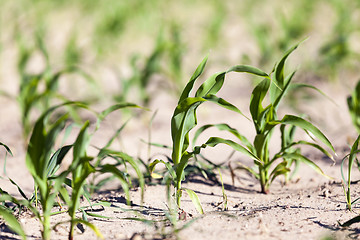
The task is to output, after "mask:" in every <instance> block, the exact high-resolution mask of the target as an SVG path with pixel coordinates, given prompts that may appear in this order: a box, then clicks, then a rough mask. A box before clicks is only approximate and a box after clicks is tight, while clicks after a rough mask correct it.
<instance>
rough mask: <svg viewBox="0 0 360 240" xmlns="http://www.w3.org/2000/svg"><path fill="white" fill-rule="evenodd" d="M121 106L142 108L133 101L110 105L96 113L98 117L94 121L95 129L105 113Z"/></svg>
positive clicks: (121, 107) (107, 113)
mask: <svg viewBox="0 0 360 240" xmlns="http://www.w3.org/2000/svg"><path fill="white" fill-rule="evenodd" d="M123 108H142V107H140V106H138V105H136V104H134V103H127V102H125V103H119V104H115V105H113V106H111V107H108V108H107V109H105V110H104V111H102V112H101V113H100V114H99V115H98V118H97V121H96V129H98V128H99V126H100V123H101V122H102V121H103V120H104V119H105V117H106V116H107V115H109V114H110V113H112V112H114V111H116V110H119V109H123Z"/></svg>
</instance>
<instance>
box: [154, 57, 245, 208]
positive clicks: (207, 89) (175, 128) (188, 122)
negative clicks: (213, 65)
mask: <svg viewBox="0 0 360 240" xmlns="http://www.w3.org/2000/svg"><path fill="white" fill-rule="evenodd" d="M206 62H207V57H206V58H205V59H204V60H203V61H202V62H201V63H200V65H199V66H198V67H197V69H196V71H195V72H194V74H193V75H192V77H191V78H190V80H189V82H188V83H187V85H186V86H185V88H184V90H183V92H182V94H181V96H180V99H179V101H178V105H177V107H176V108H175V111H174V114H173V116H172V118H171V136H172V142H173V146H172V155H171V163H169V162H168V163H165V162H164V161H162V160H155V161H154V162H153V163H152V164H151V166H150V168H151V169H152V170H153V169H154V167H155V165H156V164H157V163H159V162H162V163H164V164H165V165H166V167H167V169H168V170H169V172H170V175H171V178H172V181H173V182H174V188H175V199H176V203H177V206H178V207H180V203H181V196H182V192H183V191H184V190H185V191H186V192H187V193H188V195H189V196H190V198H191V200H192V201H193V203H194V205H195V206H196V208H197V210H198V211H199V212H200V213H203V210H202V207H201V204H200V201H199V199H198V197H197V195H196V194H195V192H194V191H192V190H190V189H186V188H182V187H181V183H182V182H183V181H184V178H185V174H184V173H185V168H186V166H187V165H188V163H189V159H190V158H191V157H193V156H194V153H196V152H199V151H200V148H196V149H195V150H194V151H193V152H192V151H190V152H189V151H188V147H189V132H190V131H191V130H192V129H193V128H194V127H195V126H196V125H197V118H196V110H197V108H198V107H199V106H200V105H201V104H202V103H204V102H213V103H216V104H218V105H220V106H222V107H224V108H226V109H229V110H232V111H235V112H239V113H241V112H240V111H239V110H238V109H237V108H236V107H235V106H234V105H232V104H230V103H229V102H227V101H225V100H224V99H222V98H218V97H216V96H215V95H214V94H216V93H217V92H218V91H219V90H220V89H221V87H222V85H223V83H224V77H225V72H221V73H217V74H214V75H213V76H211V77H210V78H208V79H207V80H206V81H205V82H204V83H203V84H202V85H201V86H200V87H199V88H198V89H197V90H196V93H195V96H194V97H191V96H190V95H191V91H192V90H193V88H194V84H195V81H196V80H197V79H198V78H199V76H200V75H201V74H202V72H203V71H204V68H205V65H206Z"/></svg>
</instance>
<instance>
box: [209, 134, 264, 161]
mask: <svg viewBox="0 0 360 240" xmlns="http://www.w3.org/2000/svg"><path fill="white" fill-rule="evenodd" d="M218 144H226V145H228V146H230V147H232V148H233V149H234V150H236V151H238V152H241V153H243V154H245V155H247V156H248V157H250V158H251V159H253V160H254V161H257V162H259V161H260V160H259V159H258V157H257V156H256V155H255V154H254V153H252V152H251V151H250V150H248V149H246V148H245V147H243V146H241V145H240V144H238V143H236V142H234V141H232V140H229V139H223V138H219V137H211V138H209V140H207V141H206V143H205V146H210V147H215V146H216V145H218Z"/></svg>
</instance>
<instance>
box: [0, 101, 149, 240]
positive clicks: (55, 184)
mask: <svg viewBox="0 0 360 240" xmlns="http://www.w3.org/2000/svg"><path fill="white" fill-rule="evenodd" d="M66 105H74V106H76V107H80V108H85V109H88V107H87V106H86V105H84V104H82V103H78V102H67V103H63V104H60V105H56V106H54V107H51V108H49V109H48V110H47V111H46V112H44V113H43V114H42V115H41V116H40V118H39V119H38V120H37V121H36V123H35V126H34V129H33V131H32V134H31V137H30V140H29V144H28V149H27V155H26V165H27V167H28V169H29V171H30V173H31V175H32V177H33V179H34V194H33V195H32V196H31V197H30V198H27V197H26V195H25V194H24V193H23V192H22V190H21V188H20V187H19V186H18V185H16V184H15V183H13V184H15V185H16V186H17V187H18V190H19V191H20V193H21V195H22V196H23V198H24V199H22V200H18V199H16V198H14V197H12V196H11V195H9V194H7V193H5V192H3V193H2V194H1V196H0V197H1V198H0V202H5V201H10V202H12V203H14V204H16V205H17V206H24V207H26V208H28V209H29V210H30V211H31V212H32V213H33V214H34V215H35V217H36V218H37V219H38V220H39V221H40V223H41V225H42V231H41V232H42V238H43V239H50V237H51V236H50V234H51V225H50V218H51V216H52V215H54V214H56V213H61V212H63V211H60V212H54V206H56V205H58V206H60V208H62V206H61V203H60V199H61V200H62V201H64V202H65V204H66V206H67V208H68V210H67V211H66V212H67V213H68V214H69V216H70V220H69V221H66V222H62V223H57V224H56V225H58V224H63V223H67V222H70V231H69V239H73V235H74V227H75V226H76V225H77V224H83V225H86V226H88V227H90V228H91V229H92V230H93V231H94V232H95V233H96V235H97V236H98V237H100V238H103V237H102V235H101V233H100V231H99V230H98V229H97V228H96V227H95V225H93V224H92V223H90V222H88V221H87V218H86V214H83V218H82V219H80V218H77V217H76V213H77V212H78V211H79V209H80V199H81V197H82V196H84V197H85V198H86V199H87V200H88V201H89V202H90V195H89V192H88V190H87V187H86V180H87V179H88V177H89V176H90V175H91V174H95V173H101V174H111V175H112V176H114V178H117V179H118V180H119V181H120V183H121V185H122V187H123V190H124V192H125V194H126V199H127V201H128V204H130V199H129V198H130V195H129V186H131V180H130V176H129V174H127V173H126V172H123V171H121V170H120V169H118V168H117V167H118V166H119V165H120V164H110V163H107V164H99V163H97V164H95V165H93V164H92V163H91V162H92V161H93V160H94V159H95V158H94V157H90V156H88V155H87V149H88V148H89V144H90V140H91V137H92V136H93V134H94V133H95V131H96V130H98V128H99V127H100V124H101V122H102V121H103V120H104V118H105V117H106V116H107V115H108V114H110V113H112V112H113V111H116V110H119V109H123V108H129V107H135V108H138V107H139V106H137V105H135V104H130V103H123V104H116V105H113V106H111V107H109V108H107V109H105V110H104V111H103V112H101V113H100V114H97V122H96V126H95V131H94V133H89V126H90V124H89V121H86V122H85V123H84V124H83V126H82V128H81V130H80V131H79V133H78V136H77V138H76V140H75V142H74V143H73V144H71V145H65V146H62V147H60V148H59V149H58V150H56V151H55V150H54V149H55V143H56V142H57V140H58V138H59V134H60V132H62V131H63V130H64V128H65V126H66V122H67V121H69V120H70V119H69V114H68V113H64V114H60V115H57V116H58V117H57V119H56V120H55V121H54V122H52V123H49V119H50V116H51V115H52V114H53V115H56V114H55V113H56V112H57V111H58V109H59V108H61V107H65V106H66ZM110 142H111V141H110ZM110 142H109V143H108V145H107V146H106V147H105V148H102V149H101V150H100V152H99V154H98V156H97V157H96V158H97V159H101V160H102V159H105V158H115V157H116V158H119V159H120V158H121V159H122V162H121V163H122V164H125V163H129V164H130V165H131V166H132V167H133V168H134V169H135V171H136V174H137V176H138V179H139V185H140V187H141V196H143V190H144V180H143V176H142V173H141V171H140V169H139V167H138V165H137V163H136V162H135V161H133V160H132V158H131V157H128V155H126V154H125V153H122V152H118V151H113V150H110V149H109V148H108V147H109V146H110V145H109V144H110ZM4 146H5V145H4ZM71 149H72V152H73V156H72V161H71V164H70V166H68V167H67V168H66V169H65V170H63V171H62V172H60V173H58V171H59V169H60V167H61V166H63V164H62V162H63V160H64V159H65V157H66V155H67V154H68V153H69V151H70V150H71ZM67 187H70V189H71V193H69V192H68V190H67ZM142 198H143V197H141V199H142ZM38 204H39V205H40V206H41V208H39V207H38ZM4 214H6V213H4ZM7 219H9V220H8V221H10V223H9V224H11V226H12V225H13V224H14V223H12V221H13V219H12V218H11V217H10V218H7ZM18 231H20V230H18Z"/></svg>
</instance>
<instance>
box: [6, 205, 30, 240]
mask: <svg viewBox="0 0 360 240" xmlns="http://www.w3.org/2000/svg"><path fill="white" fill-rule="evenodd" d="M0 216H1V217H2V218H3V219H4V220H5V222H6V223H7V224H8V225H9V227H10V229H11V230H13V231H14V232H16V233H17V234H18V235H20V236H21V238H22V239H26V234H25V232H24V230H23V228H22V227H21V225H20V223H19V222H18V220H17V219H16V218H15V216H14V215H12V214H11V213H10V212H9V211H8V210H6V209H4V208H3V207H1V206H0Z"/></svg>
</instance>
